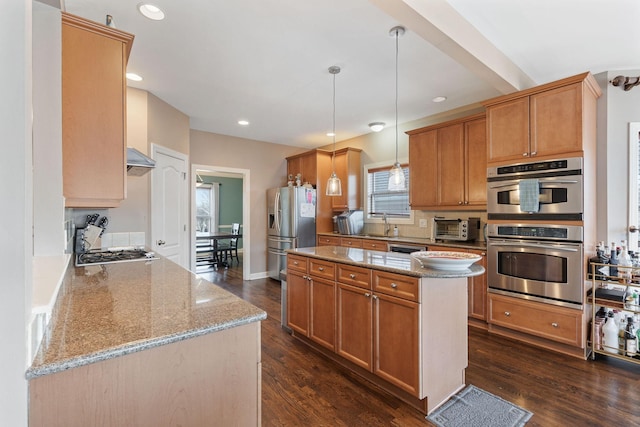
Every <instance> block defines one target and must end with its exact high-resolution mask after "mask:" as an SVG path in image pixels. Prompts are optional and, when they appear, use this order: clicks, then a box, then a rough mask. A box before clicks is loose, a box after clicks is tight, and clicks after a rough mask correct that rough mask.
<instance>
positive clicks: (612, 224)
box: [595, 70, 640, 243]
mask: <svg viewBox="0 0 640 427" xmlns="http://www.w3.org/2000/svg"><path fill="white" fill-rule="evenodd" d="M617 75H624V76H630V77H631V76H638V75H640V70H619V71H609V72H605V73H600V74H597V75H596V76H595V77H596V80H597V81H598V84H599V85H600V88H601V89H602V96H601V97H600V98H599V99H598V129H597V141H598V142H597V153H598V159H597V182H598V183H597V185H598V188H597V194H598V212H597V215H598V218H597V223H598V230H597V240H604V241H606V242H611V241H616V242H618V243H619V242H620V240H623V239H625V240H626V239H627V231H626V230H627V227H628V226H629V225H630V224H629V220H628V199H629V185H628V178H627V177H628V174H629V167H628V162H629V161H628V142H629V122H640V87H636V88H633V89H631V90H630V91H624V90H623V89H622V88H620V87H615V86H612V85H611V84H610V83H609V81H610V80H612V79H613V78H614V77H615V76H617ZM633 225H638V224H633Z"/></svg>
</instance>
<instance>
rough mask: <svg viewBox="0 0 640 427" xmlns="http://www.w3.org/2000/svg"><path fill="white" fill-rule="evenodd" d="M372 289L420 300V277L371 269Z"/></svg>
mask: <svg viewBox="0 0 640 427" xmlns="http://www.w3.org/2000/svg"><path fill="white" fill-rule="evenodd" d="M373 290H374V292H382V293H384V294H387V295H391V296H394V297H398V298H403V299H407V300H411V301H416V302H418V301H420V299H419V298H420V279H419V278H417V277H410V276H403V275H402V274H395V273H388V272H386V271H378V270H374V271H373Z"/></svg>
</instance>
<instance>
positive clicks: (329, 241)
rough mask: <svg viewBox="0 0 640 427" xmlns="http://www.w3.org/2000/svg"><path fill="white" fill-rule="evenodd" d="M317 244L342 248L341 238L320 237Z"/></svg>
mask: <svg viewBox="0 0 640 427" xmlns="http://www.w3.org/2000/svg"><path fill="white" fill-rule="evenodd" d="M316 242H318V246H340V237H338V236H325V235H318V237H317V239H316Z"/></svg>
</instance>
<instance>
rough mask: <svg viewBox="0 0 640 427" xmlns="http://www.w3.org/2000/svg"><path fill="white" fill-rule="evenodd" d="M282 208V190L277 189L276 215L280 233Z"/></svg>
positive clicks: (277, 228) (277, 227)
mask: <svg viewBox="0 0 640 427" xmlns="http://www.w3.org/2000/svg"><path fill="white" fill-rule="evenodd" d="M281 213H282V211H281V209H280V191H276V200H275V215H276V230H277V231H278V233H280V228H281V227H280V221H281V219H280V216H281Z"/></svg>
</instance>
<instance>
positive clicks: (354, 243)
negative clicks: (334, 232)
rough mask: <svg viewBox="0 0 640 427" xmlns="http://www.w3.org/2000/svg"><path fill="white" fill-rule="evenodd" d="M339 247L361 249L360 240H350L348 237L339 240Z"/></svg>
mask: <svg viewBox="0 0 640 427" xmlns="http://www.w3.org/2000/svg"><path fill="white" fill-rule="evenodd" d="M340 241H341V244H340V245H341V246H345V247H347V248H361V247H362V239H352V238H350V237H343V238H342V239H340Z"/></svg>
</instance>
